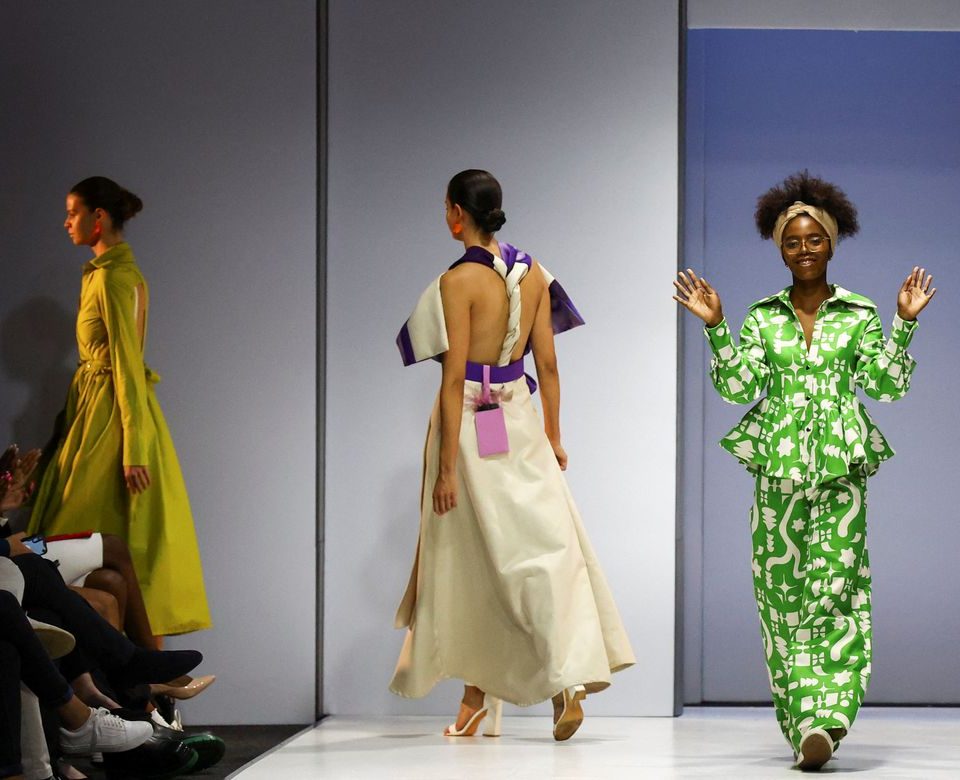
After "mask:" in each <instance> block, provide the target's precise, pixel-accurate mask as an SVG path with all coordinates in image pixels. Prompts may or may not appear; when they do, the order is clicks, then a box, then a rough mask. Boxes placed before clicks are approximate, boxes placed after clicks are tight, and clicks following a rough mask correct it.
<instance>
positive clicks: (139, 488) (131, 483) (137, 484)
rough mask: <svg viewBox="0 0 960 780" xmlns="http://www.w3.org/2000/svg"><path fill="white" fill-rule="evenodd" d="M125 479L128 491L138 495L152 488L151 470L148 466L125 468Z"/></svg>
mask: <svg viewBox="0 0 960 780" xmlns="http://www.w3.org/2000/svg"><path fill="white" fill-rule="evenodd" d="M123 479H124V481H125V482H126V483H127V490H129V491H130V492H131V493H133V495H137V494H138V493H142V492H143V491H144V490H146V489H147V488H148V487H150V470H149V469H148V468H147V467H146V466H124V467H123Z"/></svg>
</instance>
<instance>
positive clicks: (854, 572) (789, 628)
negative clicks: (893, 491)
mask: <svg viewBox="0 0 960 780" xmlns="http://www.w3.org/2000/svg"><path fill="white" fill-rule="evenodd" d="M866 488H867V483H866V476H865V475H864V474H863V473H861V472H859V471H856V472H850V473H849V474H847V475H846V476H845V477H840V478H838V479H834V480H831V481H829V482H826V483H823V484H821V485H818V486H816V487H811V486H809V485H804V484H800V483H797V482H794V481H792V480H788V479H776V478H771V477H766V476H762V475H761V476H758V477H757V489H756V496H755V501H754V505H753V510H752V512H751V517H750V519H751V526H752V533H753V583H754V591H755V593H756V598H757V608H758V609H759V611H760V625H761V630H762V633H763V646H764V651H765V653H766V658H767V669H768V671H769V673H770V690H771V691H772V693H773V703H774V707H775V708H776V712H777V720H778V721H779V723H780V728H781V729H782V731H783V734H784V736H785V737H786V738H787V741H788V742H789V743H790V744H791V745H792V746H793V748H794V750H796V749H798V747H799V745H800V737H801V736H802V734H804V733H805V732H806V731H807V730H809V729H811V728H814V727H819V728H823V729H849V728H850V724H851V723H853V719H854V718H855V717H856V714H857V710H858V709H859V708H860V704H861V703H862V702H863V696H864V693H865V692H866V690H867V682H868V680H869V679H870V637H871V624H870V563H869V559H868V555H867V544H866V542H867V540H866V530H867V527H866V520H867V506H866V493H867V491H866Z"/></svg>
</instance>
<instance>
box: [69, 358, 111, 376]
mask: <svg viewBox="0 0 960 780" xmlns="http://www.w3.org/2000/svg"><path fill="white" fill-rule="evenodd" d="M77 368H79V369H83V370H84V371H89V372H90V373H91V374H109V373H110V372H111V371H112V370H113V366H111V365H110V363H108V362H107V361H105V360H79V361H77Z"/></svg>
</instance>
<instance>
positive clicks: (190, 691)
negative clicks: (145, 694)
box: [150, 674, 217, 700]
mask: <svg viewBox="0 0 960 780" xmlns="http://www.w3.org/2000/svg"><path fill="white" fill-rule="evenodd" d="M216 679H217V676H216V675H215V674H207V675H204V676H203V677H194V678H193V679H192V680H191V681H190V682H188V683H187V684H186V685H172V684H171V683H151V685H150V694H151V695H153V696H169V697H170V698H171V699H180V700H182V699H192V698H193V697H194V696H196V695H198V694H200V693H203V692H204V691H205V690H206V689H207V688H209V687H210V686H211V685H213V683H214V682H215V681H216ZM174 682H177V681H176V680H175V681H174Z"/></svg>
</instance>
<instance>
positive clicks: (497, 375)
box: [466, 358, 537, 395]
mask: <svg viewBox="0 0 960 780" xmlns="http://www.w3.org/2000/svg"><path fill="white" fill-rule="evenodd" d="M520 377H526V379H527V387H528V388H529V390H530V395H533V394H534V393H535V392H537V383H536V382H535V381H534V379H533V377H532V376H530V375H529V374H525V373H524V372H523V358H520V359H519V360H514V361H513V362H512V363H508V364H507V365H505V366H490V384H493V385H501V384H504V383H506V382H513V381H514V380H515V379H519V378H520ZM466 378H467V379H468V380H470V381H471V382H482V381H483V363H473V362H471V361H469V360H468V361H467V375H466Z"/></svg>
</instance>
